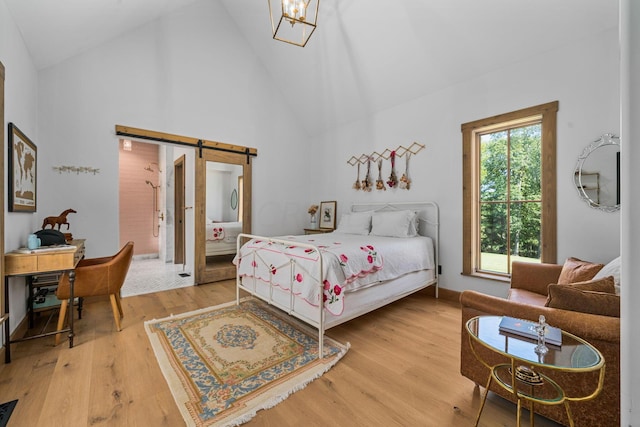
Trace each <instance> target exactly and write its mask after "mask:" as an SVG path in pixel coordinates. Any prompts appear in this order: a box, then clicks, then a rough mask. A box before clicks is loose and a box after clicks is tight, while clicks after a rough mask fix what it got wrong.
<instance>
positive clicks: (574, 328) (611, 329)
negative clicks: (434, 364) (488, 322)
mask: <svg viewBox="0 0 640 427" xmlns="http://www.w3.org/2000/svg"><path fill="white" fill-rule="evenodd" d="M567 261H568V260H567ZM600 268H602V265H601V264H600ZM611 268H612V267H611V266H610V264H607V266H605V268H603V269H602V271H603V272H604V274H606V272H608V271H610V270H611ZM615 268H617V271H618V272H619V259H618V267H614V269H615ZM562 271H563V265H556V264H531V263H520V262H514V263H513V264H512V275H511V288H510V290H509V295H508V297H507V298H506V299H504V298H499V297H494V296H490V295H486V294H482V293H479V292H475V291H470V290H467V291H464V292H462V294H461V295H460V303H461V306H462V337H461V338H462V339H461V354H460V372H461V373H462V375H464V376H465V377H467V378H469V379H471V380H472V381H474V382H475V383H476V384H478V385H480V386H482V387H483V388H484V387H485V386H486V384H487V379H488V378H489V377H488V376H489V370H488V369H487V368H486V367H485V366H483V365H482V364H481V363H480V362H479V361H478V360H477V359H476V356H475V355H474V354H473V352H472V351H471V348H470V344H469V336H468V333H467V331H466V328H465V324H466V322H467V320H469V319H471V318H472V317H474V316H479V315H500V316H510V317H516V318H520V319H527V320H533V321H537V320H538V318H539V316H540V315H541V314H542V315H544V316H545V318H546V321H547V323H548V324H549V325H551V326H555V327H558V328H561V329H563V330H564V331H567V332H570V333H572V334H574V335H577V336H578V337H581V338H583V339H584V340H586V341H588V342H589V343H591V344H592V345H594V346H595V347H596V348H597V349H598V350H599V351H600V352H601V353H602V355H603V356H604V359H605V363H606V365H605V377H604V387H603V390H602V392H601V393H600V394H599V395H598V396H597V397H596V398H595V399H593V400H590V401H586V402H571V403H570V408H571V412H572V415H573V418H574V421H575V425H576V426H594V427H595V426H598V427H605V426H619V425H620V317H619V296H618V295H616V293H617V292H614V293H613V295H609V296H605V297H606V298H608V299H609V302H613V304H614V305H615V302H616V301H615V300H616V299H617V304H618V314H617V317H616V316H615V310H614V313H607V314H609V315H602V314H592V313H588V312H582V311H575V310H577V309H581V310H582V309H584V310H585V311H592V310H591V308H593V307H591V308H590V307H589V304H586V303H584V302H580V301H579V300H578V299H576V298H570V299H571V301H569V304H570V305H571V304H573V307H571V310H567V309H562V308H557V307H556V308H553V307H549V306H545V304H547V305H549V303H548V302H547V301H548V294H547V292H548V289H549V285H550V284H557V283H559V279H560V276H561V273H562ZM598 274H599V275H600V276H603V273H598ZM592 276H593V275H592ZM607 279H609V280H613V278H612V277H609V276H607ZM615 280H616V281H617V283H616V290H619V276H618V277H617V278H615ZM556 286H557V285H556ZM563 290H564V288H563ZM570 291H573V289H570ZM586 293H587V294H591V292H586ZM595 293H596V294H598V295H596V296H597V297H602V296H603V295H600V293H599V292H595ZM589 296H591V295H589ZM550 305H552V306H553V305H554V304H550ZM596 305H597V306H598V307H596V308H597V309H596V310H595V311H599V310H600V308H601V307H600V306H601V305H602V304H601V303H600V302H596ZM474 348H476V350H477V351H478V352H479V355H480V356H481V357H483V358H484V359H485V360H487V361H489V362H490V363H492V364H496V363H499V362H503V363H505V362H506V360H505V358H504V356H500V355H498V354H496V353H493V352H491V351H489V350H486V349H482V348H478V346H475V347H474ZM548 374H549V376H550V377H552V378H554V379H557V380H558V381H559V382H560V383H562V384H563V387H565V390H566V391H567V393H568V394H569V395H580V394H581V393H582V394H584V393H585V392H588V393H590V392H591V390H593V387H594V385H595V384H597V380H598V378H597V376H596V375H592V374H572V375H570V374H560V373H558V372H548ZM491 391H493V392H496V393H498V394H500V395H501V396H503V397H505V398H507V399H509V400H512V401H513V395H511V394H509V393H507V392H506V391H505V390H504V389H502V388H501V387H500V386H499V385H497V384H495V382H494V384H492V386H491ZM535 412H536V413H539V414H541V415H543V416H545V417H547V418H550V419H552V420H555V421H557V422H559V423H561V424H563V425H569V421H568V418H567V415H566V412H565V409H564V407H563V406H562V405H558V406H543V405H536V406H535Z"/></svg>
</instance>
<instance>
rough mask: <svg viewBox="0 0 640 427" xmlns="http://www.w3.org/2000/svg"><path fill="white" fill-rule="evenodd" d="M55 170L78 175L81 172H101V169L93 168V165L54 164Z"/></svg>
mask: <svg viewBox="0 0 640 427" xmlns="http://www.w3.org/2000/svg"><path fill="white" fill-rule="evenodd" d="M53 170H54V171H56V172H58V173H62V172H65V173H75V174H76V175H80V174H81V173H92V174H94V175H95V174H97V173H100V169H97V168H92V167H91V166H54V167H53Z"/></svg>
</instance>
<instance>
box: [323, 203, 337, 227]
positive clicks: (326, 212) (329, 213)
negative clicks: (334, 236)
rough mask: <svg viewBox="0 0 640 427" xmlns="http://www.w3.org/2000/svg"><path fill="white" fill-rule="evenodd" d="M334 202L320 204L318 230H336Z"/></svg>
mask: <svg viewBox="0 0 640 427" xmlns="http://www.w3.org/2000/svg"><path fill="white" fill-rule="evenodd" d="M336 204H337V203H336V202H320V228H330V229H332V230H335V228H336Z"/></svg>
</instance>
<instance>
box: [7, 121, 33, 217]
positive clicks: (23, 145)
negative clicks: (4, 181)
mask: <svg viewBox="0 0 640 427" xmlns="http://www.w3.org/2000/svg"><path fill="white" fill-rule="evenodd" d="M8 134H9V159H8V160H9V212H35V211H36V206H37V200H36V190H37V175H36V171H37V170H38V168H37V160H38V151H37V150H38V149H37V148H36V145H35V144H34V143H33V142H31V140H30V139H29V138H28V137H27V136H26V135H25V134H24V133H22V132H21V131H20V129H18V127H17V126H16V125H14V124H13V123H9V132H8Z"/></svg>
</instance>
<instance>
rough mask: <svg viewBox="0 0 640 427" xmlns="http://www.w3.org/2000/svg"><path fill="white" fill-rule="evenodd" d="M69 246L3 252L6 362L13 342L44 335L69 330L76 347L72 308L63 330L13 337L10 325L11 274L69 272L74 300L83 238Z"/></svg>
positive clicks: (13, 275) (71, 341)
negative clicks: (76, 270) (74, 288)
mask: <svg viewBox="0 0 640 427" xmlns="http://www.w3.org/2000/svg"><path fill="white" fill-rule="evenodd" d="M69 245H70V247H68V248H56V249H51V248H48V247H42V248H39V249H35V250H33V251H28V250H20V249H18V250H15V251H13V252H8V253H6V254H4V270H5V278H4V309H5V314H6V315H7V319H6V321H5V322H4V340H5V358H4V361H5V363H9V362H11V343H14V342H19V341H24V340H28V339H33V338H41V337H45V336H49V335H56V334H58V333H61V332H69V348H71V347H73V310H69V327H68V328H66V329H63V330H61V331H55V332H48V333H43V334H38V335H33V336H30V337H26V338H20V339H15V340H11V339H10V333H11V328H10V327H9V312H10V311H9V278H10V277H17V276H24V277H29V276H33V275H37V274H44V273H56V272H65V271H68V272H69V285H70V294H71V295H70V297H71V298H70V299H71V301H73V298H74V297H73V284H74V282H75V272H74V269H75V267H76V265H77V264H78V262H79V261H80V260H81V259H82V258H83V257H84V239H78V240H73V241H71V242H70V243H69Z"/></svg>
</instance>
